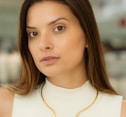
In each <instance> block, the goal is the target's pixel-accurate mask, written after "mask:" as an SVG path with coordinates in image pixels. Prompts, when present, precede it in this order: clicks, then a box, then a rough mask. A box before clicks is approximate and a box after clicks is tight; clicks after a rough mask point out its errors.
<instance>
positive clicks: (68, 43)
mask: <svg viewBox="0 0 126 117" xmlns="http://www.w3.org/2000/svg"><path fill="white" fill-rule="evenodd" d="M48 8H49V9H48ZM61 9H62V10H61ZM40 13H41V14H40ZM46 14H48V15H46ZM59 18H60V20H59ZM62 18H63V19H62ZM57 19H58V20H57ZM66 19H67V20H66ZM54 21H55V22H54ZM57 26H63V27H65V28H63V30H61V29H62V28H61V27H59V28H58V27H57ZM58 29H60V30H58ZM76 32H77V33H76ZM27 33H28V37H29V41H28V47H29V50H30V52H31V54H32V56H33V59H34V61H35V64H36V66H37V68H38V69H39V70H40V71H41V72H42V73H44V74H46V75H47V76H48V77H47V78H48V80H49V81H50V82H52V83H53V84H55V85H58V86H61V87H66V88H75V87H78V86H80V85H82V84H83V83H84V82H85V81H86V80H87V75H86V70H85V67H84V62H83V61H84V59H83V53H84V50H85V48H86V47H88V44H87V42H86V38H85V34H84V33H83V31H82V29H81V27H80V25H79V23H78V20H77V19H76V17H74V15H73V14H72V13H71V12H70V10H69V8H68V7H66V6H64V5H61V4H58V3H55V2H47V1H46V2H40V3H36V4H34V5H33V6H32V7H31V8H30V9H29V11H28V17H27ZM46 56H56V57H58V58H59V59H58V60H54V61H53V60H52V61H51V62H50V61H49V62H45V63H43V62H42V61H41V59H42V58H43V57H46ZM13 100H14V93H11V92H9V91H8V90H7V89H4V88H1V89H0V117H12V109H13ZM125 110H126V101H125V100H123V101H122V110H121V116H120V117H126V111H125Z"/></svg>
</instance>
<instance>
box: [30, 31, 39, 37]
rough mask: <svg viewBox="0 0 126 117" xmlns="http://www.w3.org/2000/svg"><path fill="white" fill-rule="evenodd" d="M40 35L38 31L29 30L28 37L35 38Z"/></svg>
mask: <svg viewBox="0 0 126 117" xmlns="http://www.w3.org/2000/svg"><path fill="white" fill-rule="evenodd" d="M37 35H38V32H28V37H29V38H34V37H36V36H37Z"/></svg>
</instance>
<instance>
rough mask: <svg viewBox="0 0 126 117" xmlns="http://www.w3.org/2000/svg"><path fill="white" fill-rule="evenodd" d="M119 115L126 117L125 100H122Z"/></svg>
mask: <svg viewBox="0 0 126 117" xmlns="http://www.w3.org/2000/svg"><path fill="white" fill-rule="evenodd" d="M121 117H126V100H123V101H122V110H121Z"/></svg>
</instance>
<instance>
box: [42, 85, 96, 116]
mask: <svg viewBox="0 0 126 117" xmlns="http://www.w3.org/2000/svg"><path fill="white" fill-rule="evenodd" d="M42 90H43V86H42V88H41V98H42V101H43V102H44V104H45V105H46V106H47V108H48V109H49V110H50V111H52V112H53V114H54V117H56V111H55V110H54V109H53V108H52V107H51V106H49V104H48V103H47V102H46V101H45V99H44V97H43V93H42ZM97 98H98V90H97V92H96V96H95V98H94V100H93V101H92V102H91V103H90V104H89V105H88V106H86V107H84V108H83V109H81V110H80V111H79V112H78V113H77V114H76V116H75V117H79V115H80V114H81V113H82V112H84V111H86V110H87V109H89V108H90V107H91V106H93V105H94V103H95V102H96V100H97Z"/></svg>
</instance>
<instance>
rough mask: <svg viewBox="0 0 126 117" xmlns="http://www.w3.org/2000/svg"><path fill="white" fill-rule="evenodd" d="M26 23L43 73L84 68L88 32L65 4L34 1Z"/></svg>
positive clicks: (29, 38) (36, 58)
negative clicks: (86, 34) (84, 30)
mask: <svg viewBox="0 0 126 117" xmlns="http://www.w3.org/2000/svg"><path fill="white" fill-rule="evenodd" d="M26 22H27V27H26V30H27V34H28V48H29V50H30V53H31V55H32V57H33V60H34V62H35V65H36V66H37V68H38V69H39V71H40V72H42V73H43V74H45V75H46V76H49V77H55V76H59V75H65V74H69V73H74V72H77V71H78V70H83V69H84V50H85V48H86V47H87V42H86V38H85V34H84V32H83V30H82V29H81V27H80V24H79V22H78V20H77V18H76V17H75V16H74V15H73V13H72V12H71V11H70V9H69V8H68V7H67V6H66V5H64V4H61V3H58V2H54V1H42V2H38V3H35V4H34V5H33V6H31V7H30V9H29V10H28V14H27V21H26Z"/></svg>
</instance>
